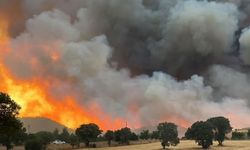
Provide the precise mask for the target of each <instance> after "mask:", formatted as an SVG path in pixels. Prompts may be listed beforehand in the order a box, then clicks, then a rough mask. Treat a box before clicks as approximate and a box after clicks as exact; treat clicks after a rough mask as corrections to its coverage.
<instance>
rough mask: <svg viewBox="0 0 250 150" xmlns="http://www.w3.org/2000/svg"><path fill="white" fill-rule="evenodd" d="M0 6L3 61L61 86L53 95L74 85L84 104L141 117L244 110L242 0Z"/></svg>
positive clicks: (43, 0) (247, 39) (248, 37)
mask: <svg viewBox="0 0 250 150" xmlns="http://www.w3.org/2000/svg"><path fill="white" fill-rule="evenodd" d="M0 4H1V5H2V6H1V7H4V6H6V7H5V8H8V9H4V10H3V11H2V12H1V13H2V14H4V15H7V16H8V17H7V18H8V19H9V20H10V28H9V30H10V35H11V37H12V39H11V45H12V50H11V52H9V53H8V54H6V57H5V58H6V59H4V63H5V64H6V65H7V66H8V69H9V70H11V72H12V73H13V74H14V75H15V76H16V77H18V78H20V79H23V80H30V79H32V78H34V77H35V78H38V79H43V80H49V81H50V80H51V82H52V83H53V82H56V83H57V85H58V84H60V85H61V86H60V87H56V86H53V84H52V86H51V93H53V92H55V91H56V93H57V96H64V93H65V92H64V91H67V90H69V89H74V90H73V91H74V96H75V97H76V99H77V100H78V101H79V102H80V103H81V104H82V105H88V104H89V103H91V102H92V101H95V102H96V103H98V104H100V105H101V106H102V108H103V109H104V111H105V112H107V113H109V114H111V115H113V116H114V117H123V118H126V119H127V118H129V119H130V120H132V119H131V118H133V117H135V116H136V117H137V118H138V120H139V121H140V122H142V123H147V124H154V123H155V122H157V120H163V119H166V118H170V120H171V119H172V120H174V117H173V116H177V117H179V118H182V119H184V120H187V121H190V120H191V121H193V120H196V119H200V118H205V117H209V116H213V115H227V116H230V114H236V116H237V117H236V118H234V121H233V122H234V123H235V124H237V123H236V122H237V121H239V120H240V121H241V120H244V119H243V118H244V117H245V116H247V115H249V112H250V109H249V107H248V105H249V104H250V95H249V92H250V89H249V87H250V77H249V75H250V74H249V70H250V69H249V65H250V31H249V29H248V26H249V24H250V19H249V18H250V2H249V1H247V0H229V1H225V0H218V1H215V0H214V1H205V0H204V1H203V0H176V1H172V0H125V1H124V0H101V1H100V0H63V1H61V0H60V1H59V0H36V1H34V0H22V1H15V2H9V1H7V0H2V1H1V3H0ZM15 4H16V5H15ZM7 6H8V7H7ZM14 10H19V11H14ZM16 18H19V19H18V20H17V19H16ZM27 44H29V46H28V47H27V46H25V45H27ZM54 52H56V53H59V56H60V59H59V60H58V61H56V62H55V61H54V60H53V59H52V58H51V55H53V54H54ZM20 54H22V57H20ZM31 58H32V59H33V61H34V62H35V63H34V64H33V65H31V63H30V61H29V60H31ZM52 79H53V80H52ZM58 93H59V94H58ZM83 93H84V94H83ZM82 99H84V101H82ZM134 106H136V108H134ZM196 106H200V108H196ZM137 107H138V108H137ZM234 107H236V108H235V109H234ZM159 110H162V111H159ZM212 110H213V111H212ZM135 111H136V113H135ZM135 114H136V115H135ZM171 117H172V118H171ZM132 123H133V121H132ZM135 123H136V121H135ZM245 125H250V122H246V123H244V124H243V126H245Z"/></svg>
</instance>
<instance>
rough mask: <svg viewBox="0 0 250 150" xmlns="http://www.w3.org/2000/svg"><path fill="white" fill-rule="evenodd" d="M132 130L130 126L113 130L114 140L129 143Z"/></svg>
mask: <svg viewBox="0 0 250 150" xmlns="http://www.w3.org/2000/svg"><path fill="white" fill-rule="evenodd" d="M131 135H132V132H131V130H130V128H127V127H126V128H122V129H120V130H117V131H115V141H117V142H119V143H120V144H127V145H129V140H130V138H131Z"/></svg>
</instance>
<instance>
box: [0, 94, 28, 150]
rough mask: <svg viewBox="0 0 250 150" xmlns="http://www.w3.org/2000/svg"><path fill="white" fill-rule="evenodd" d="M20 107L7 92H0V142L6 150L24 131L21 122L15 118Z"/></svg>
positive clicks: (18, 139)
mask: <svg viewBox="0 0 250 150" xmlns="http://www.w3.org/2000/svg"><path fill="white" fill-rule="evenodd" d="M20 109H21V107H20V106H19V105H18V104H16V103H15V101H14V100H12V99H11V98H10V96H9V95H8V94H5V93H2V92H0V144H2V145H4V146H6V148H7V150H9V149H11V148H12V147H13V143H15V142H18V141H20V140H22V139H20V136H21V135H23V134H24V132H25V131H26V130H25V129H24V128H23V124H22V123H21V122H20V121H19V120H18V119H17V116H18V114H19V110H20Z"/></svg>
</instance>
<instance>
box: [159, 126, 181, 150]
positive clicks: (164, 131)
mask: <svg viewBox="0 0 250 150" xmlns="http://www.w3.org/2000/svg"><path fill="white" fill-rule="evenodd" d="M157 129H158V131H159V135H160V139H161V144H162V147H163V149H165V147H166V146H170V145H172V146H176V145H177V144H179V143H180V141H179V138H178V131H177V126H176V125H175V124H174V123H167V122H164V123H160V124H159V125H158V127H157Z"/></svg>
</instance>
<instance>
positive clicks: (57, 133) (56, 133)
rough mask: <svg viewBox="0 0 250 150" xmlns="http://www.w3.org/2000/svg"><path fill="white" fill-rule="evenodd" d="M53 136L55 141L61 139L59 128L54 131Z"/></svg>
mask: <svg viewBox="0 0 250 150" xmlns="http://www.w3.org/2000/svg"><path fill="white" fill-rule="evenodd" d="M53 136H54V139H55V140H57V139H59V130H58V129H57V128H56V129H55V130H54V131H53Z"/></svg>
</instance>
